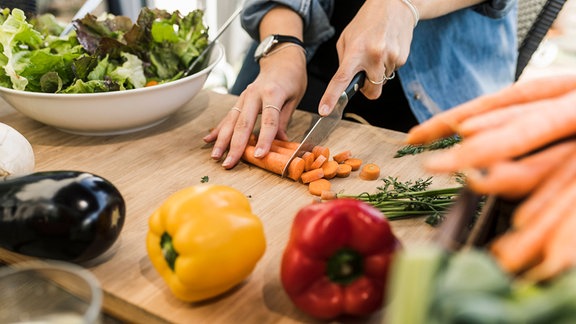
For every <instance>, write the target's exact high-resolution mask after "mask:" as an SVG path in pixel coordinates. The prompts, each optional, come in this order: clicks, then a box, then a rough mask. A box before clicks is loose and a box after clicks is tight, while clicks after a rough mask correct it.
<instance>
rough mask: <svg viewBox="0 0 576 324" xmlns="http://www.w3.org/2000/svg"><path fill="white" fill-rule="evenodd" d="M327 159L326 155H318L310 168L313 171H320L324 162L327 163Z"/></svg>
mask: <svg viewBox="0 0 576 324" xmlns="http://www.w3.org/2000/svg"><path fill="white" fill-rule="evenodd" d="M326 160H327V158H326V157H325V156H324V155H318V156H317V157H316V159H315V160H314V162H312V165H311V166H310V168H311V169H318V168H321V167H322V165H323V164H324V162H326Z"/></svg>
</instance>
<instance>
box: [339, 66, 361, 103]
mask: <svg viewBox="0 0 576 324" xmlns="http://www.w3.org/2000/svg"><path fill="white" fill-rule="evenodd" d="M364 80H366V72H364V71H360V72H358V73H356V75H355V76H354V77H353V78H352V81H350V84H349V85H348V87H347V88H346V90H344V93H346V97H347V98H348V100H350V98H352V96H353V95H354V94H355V93H356V92H358V90H360V89H361V88H362V87H363V86H364Z"/></svg>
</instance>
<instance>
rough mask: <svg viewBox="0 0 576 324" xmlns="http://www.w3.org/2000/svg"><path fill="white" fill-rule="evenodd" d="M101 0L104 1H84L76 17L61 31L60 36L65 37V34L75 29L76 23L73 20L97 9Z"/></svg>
mask: <svg viewBox="0 0 576 324" xmlns="http://www.w3.org/2000/svg"><path fill="white" fill-rule="evenodd" d="M101 2H102V0H86V2H84V4H83V5H82V7H80V9H78V11H77V12H76V14H75V15H74V17H72V19H71V21H70V23H68V24H67V25H66V27H64V30H63V31H62V32H61V33H60V37H64V36H66V35H68V34H70V32H71V31H72V29H74V25H73V23H72V22H74V20H76V19H82V18H84V16H86V14H88V13H90V12H92V11H93V10H94V9H96V8H97V7H98V6H99V5H100V3H101Z"/></svg>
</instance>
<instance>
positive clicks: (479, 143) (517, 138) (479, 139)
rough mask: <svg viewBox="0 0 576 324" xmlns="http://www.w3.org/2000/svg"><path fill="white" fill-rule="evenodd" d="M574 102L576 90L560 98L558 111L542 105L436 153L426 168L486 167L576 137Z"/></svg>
mask: <svg viewBox="0 0 576 324" xmlns="http://www.w3.org/2000/svg"><path fill="white" fill-rule="evenodd" d="M574 102H576V91H573V92H571V93H569V94H567V95H564V96H562V97H560V98H558V100H556V101H555V107H554V109H549V108H550V107H548V106H542V109H540V110H539V111H537V112H533V113H527V114H525V115H522V116H520V117H518V118H517V119H515V120H511V121H509V122H508V123H506V124H505V125H503V126H501V127H497V128H495V129H490V130H487V131H484V132H480V133H479V134H476V135H474V136H471V137H469V138H465V139H464V140H463V141H462V143H461V145H460V146H459V147H457V148H455V149H449V150H446V151H443V152H438V153H435V154H434V155H432V158H430V159H427V160H426V161H425V167H426V168H427V169H428V170H429V171H431V172H454V171H458V170H464V169H467V168H481V167H486V166H488V165H490V164H492V163H494V162H496V161H498V160H504V159H510V158H514V157H518V156H521V155H524V154H527V153H529V152H532V151H534V150H537V149H539V148H541V147H543V146H545V145H547V144H550V143H552V142H554V141H556V140H561V139H563V138H567V137H569V136H571V135H573V134H576V128H575V127H574V125H576V108H575V106H574ZM503 139H505V140H503Z"/></svg>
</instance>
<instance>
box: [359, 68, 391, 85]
mask: <svg viewBox="0 0 576 324" xmlns="http://www.w3.org/2000/svg"><path fill="white" fill-rule="evenodd" d="M395 76H396V71H392V75H390V76H389V77H387V76H386V75H384V76H382V80H380V81H373V80H370V78H368V77H366V79H367V80H368V82H370V83H372V84H374V85H381V84H382V83H384V82H385V81H390V80H392V79H394V77H395Z"/></svg>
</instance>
